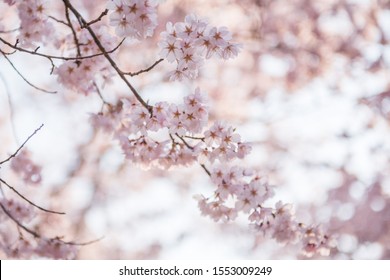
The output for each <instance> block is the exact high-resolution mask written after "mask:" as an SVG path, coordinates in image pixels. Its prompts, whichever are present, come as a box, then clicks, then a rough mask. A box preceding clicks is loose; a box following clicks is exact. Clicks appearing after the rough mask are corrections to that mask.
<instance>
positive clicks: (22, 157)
mask: <svg viewBox="0 0 390 280" xmlns="http://www.w3.org/2000/svg"><path fill="white" fill-rule="evenodd" d="M11 168H12V170H13V171H15V172H16V173H17V174H18V175H20V176H21V177H22V179H23V181H24V182H26V183H27V184H33V185H36V184H39V183H40V182H41V180H42V175H41V170H42V168H41V167H40V166H38V165H36V164H35V163H34V162H33V161H32V160H31V156H30V153H29V152H28V151H27V150H23V151H21V152H20V153H19V154H18V155H17V156H16V157H14V158H13V159H12V161H11Z"/></svg>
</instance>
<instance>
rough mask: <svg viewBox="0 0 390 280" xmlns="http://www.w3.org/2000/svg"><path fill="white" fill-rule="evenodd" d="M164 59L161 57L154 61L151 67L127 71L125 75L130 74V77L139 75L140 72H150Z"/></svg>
mask: <svg viewBox="0 0 390 280" xmlns="http://www.w3.org/2000/svg"><path fill="white" fill-rule="evenodd" d="M163 60H164V59H163V58H160V59H159V60H157V61H156V62H155V63H153V64H152V65H151V66H150V67H148V68H146V69H143V70H140V71H138V72H134V73H132V72H127V73H123V74H125V75H129V76H130V77H133V76H137V75H139V74H142V73H145V72H149V71H150V70H152V69H153V68H154V67H156V66H157V65H158V64H159V63H160V62H162V61H163Z"/></svg>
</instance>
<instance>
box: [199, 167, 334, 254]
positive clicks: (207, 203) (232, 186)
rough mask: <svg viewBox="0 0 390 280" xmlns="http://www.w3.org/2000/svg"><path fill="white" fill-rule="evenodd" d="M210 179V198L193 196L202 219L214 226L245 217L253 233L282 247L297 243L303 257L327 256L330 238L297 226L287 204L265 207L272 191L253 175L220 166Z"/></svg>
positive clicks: (309, 228) (234, 168) (302, 226)
mask: <svg viewBox="0 0 390 280" xmlns="http://www.w3.org/2000/svg"><path fill="white" fill-rule="evenodd" d="M211 179H212V181H213V183H214V184H215V185H216V186H217V189H216V190H215V192H214V196H213V198H206V197H204V196H202V195H198V196H196V199H197V200H198V205H199V208H200V210H201V213H202V214H203V215H206V216H209V217H211V218H212V219H213V220H214V221H216V222H217V221H220V220H222V221H230V220H234V219H235V218H236V217H237V216H238V214H239V213H245V214H246V215H248V220H249V222H250V225H251V227H253V228H254V229H255V231H256V232H257V233H261V234H262V235H263V236H269V237H271V238H273V239H275V240H277V241H278V242H281V243H285V244H286V243H297V242H300V243H301V246H302V248H303V250H302V251H303V253H304V254H305V255H306V256H312V255H314V254H321V255H329V253H330V250H331V249H332V248H334V247H335V245H336V244H335V240H334V238H333V237H331V236H328V235H326V234H325V233H324V231H323V230H322V228H321V227H319V226H312V227H307V226H305V225H303V224H302V223H299V222H298V221H297V220H296V217H295V215H294V212H293V210H292V205H291V204H283V203H282V202H281V201H279V202H277V203H276V205H275V207H274V208H273V207H265V205H264V204H265V203H266V201H267V200H269V199H270V198H272V197H273V196H274V190H273V188H272V187H271V186H270V185H269V184H268V180H267V179H266V178H264V176H261V175H260V174H258V173H257V172H254V171H253V170H250V169H245V168H241V167H238V166H233V167H230V168H229V167H227V166H221V167H217V168H215V169H214V170H213V171H212V173H211Z"/></svg>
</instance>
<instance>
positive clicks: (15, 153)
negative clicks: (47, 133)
mask: <svg viewBox="0 0 390 280" xmlns="http://www.w3.org/2000/svg"><path fill="white" fill-rule="evenodd" d="M42 127H43V124H41V125H40V127H38V128H37V129H35V131H34V132H33V133H32V134H31V135H30V136H29V137H27V139H26V140H25V141H24V142H23V143H22V145H20V147H19V148H18V149H17V150H16V151H15V152H14V153H13V154H12V155H10V156H9V157H8V158H7V159H5V160H3V161H0V165H2V164H3V163H6V162H7V161H10V160H11V159H12V158H13V157H15V156H16V155H17V154H18V153H19V151H20V150H21V149H22V148H23V147H24V145H26V143H27V142H28V141H29V140H30V139H31V137H33V136H34V135H35V134H36V133H37V132H38V131H39V130H40V129H41V128H42Z"/></svg>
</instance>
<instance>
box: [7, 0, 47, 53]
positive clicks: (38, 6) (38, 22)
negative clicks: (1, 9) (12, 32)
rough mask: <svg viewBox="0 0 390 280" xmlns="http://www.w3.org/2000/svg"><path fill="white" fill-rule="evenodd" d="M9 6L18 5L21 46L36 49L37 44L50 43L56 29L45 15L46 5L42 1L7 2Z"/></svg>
mask: <svg viewBox="0 0 390 280" xmlns="http://www.w3.org/2000/svg"><path fill="white" fill-rule="evenodd" d="M5 2H6V3H7V4H9V5H13V4H14V3H15V2H16V3H17V9H18V13H19V19H20V33H19V35H18V37H17V38H18V40H19V44H20V45H21V46H23V47H35V43H46V42H48V40H49V39H51V38H50V37H51V36H52V34H54V27H53V25H52V24H51V22H49V21H48V17H47V15H46V14H45V10H46V7H45V4H44V2H43V1H41V0H25V1H20V0H18V1H5Z"/></svg>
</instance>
